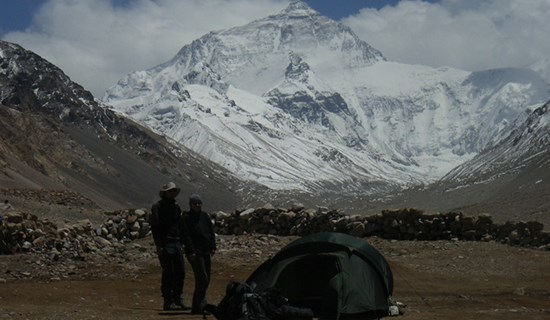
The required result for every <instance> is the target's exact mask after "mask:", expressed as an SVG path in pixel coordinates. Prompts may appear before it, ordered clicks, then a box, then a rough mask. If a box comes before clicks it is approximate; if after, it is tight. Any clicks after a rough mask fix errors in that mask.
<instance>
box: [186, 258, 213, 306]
mask: <svg viewBox="0 0 550 320" xmlns="http://www.w3.org/2000/svg"><path fill="white" fill-rule="evenodd" d="M187 259H188V260H189V263H191V267H192V268H193V274H194V275H195V291H194V292H193V304H192V306H191V312H192V313H201V312H202V308H203V307H204V306H205V305H206V303H207V301H206V290H207V289H208V285H209V284H210V272H211V258H210V255H209V254H196V255H194V256H187Z"/></svg>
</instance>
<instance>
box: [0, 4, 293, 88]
mask: <svg viewBox="0 0 550 320" xmlns="http://www.w3.org/2000/svg"><path fill="white" fill-rule="evenodd" d="M113 2H114V1H113V0H79V1H77V0H50V1H48V2H47V3H46V4H45V5H44V6H43V7H42V8H41V10H40V11H39V12H38V13H37V14H36V16H35V17H34V19H33V24H32V26H31V27H30V28H28V29H27V30H25V31H23V32H13V33H8V34H6V35H4V37H3V39H4V40H6V41H10V42H15V43H17V44H19V45H21V46H23V47H24V48H26V49H28V50H32V51H34V52H35V53H37V54H39V55H40V56H42V57H43V58H45V59H47V60H48V61H50V62H52V63H53V64H55V65H57V66H58V67H60V68H61V69H62V70H63V71H64V72H65V73H66V74H67V75H69V76H70V77H71V79H72V80H73V81H76V82H77V83H79V84H81V85H83V86H84V87H85V88H86V89H87V90H90V91H91V92H92V93H93V94H94V96H96V97H98V98H100V97H101V96H102V95H103V93H104V92H105V90H106V89H107V88H108V87H110V86H112V85H114V84H115V83H116V82H117V81H118V80H119V79H120V78H122V76H124V75H125V74H127V73H129V72H132V71H136V70H144V69H148V68H151V67H154V66H156V65H158V64H160V63H163V62H166V61H168V60H170V59H171V58H172V57H174V55H175V54H176V53H177V52H178V50H179V49H181V47H183V46H184V45H185V44H188V43H190V42H191V41H193V40H195V39H197V38H199V37H200V36H202V35H204V34H206V33H208V32H210V31H212V30H219V29H225V28H230V27H234V26H239V25H244V24H246V23H248V22H250V21H252V20H254V19H258V18H262V17H265V16H267V15H269V14H272V13H274V12H278V11H280V10H282V9H283V8H284V7H286V5H287V2H286V1H279V0H185V1H180V0H156V1H152V0H135V1H128V4H127V5H124V6H115V5H113Z"/></svg>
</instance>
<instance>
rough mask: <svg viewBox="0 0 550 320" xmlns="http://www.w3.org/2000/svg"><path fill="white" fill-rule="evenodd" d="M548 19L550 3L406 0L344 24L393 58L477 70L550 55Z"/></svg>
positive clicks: (523, 64)
mask: <svg viewBox="0 0 550 320" xmlns="http://www.w3.org/2000/svg"><path fill="white" fill-rule="evenodd" d="M548 17H550V1H548V0H529V1H515V0H483V1H482V0H443V1H441V2H440V3H429V2H425V1H401V2H399V3H398V4H397V5H395V6H386V7H384V8H382V9H380V10H376V9H362V10H361V11H360V12H359V13H358V14H357V15H354V16H351V17H348V18H346V19H344V20H343V21H342V22H343V23H345V24H347V25H348V26H350V27H351V28H352V29H353V30H354V31H355V32H356V33H357V35H358V36H359V37H360V38H361V39H363V40H365V41H367V42H368V43H369V44H370V45H372V46H373V47H375V48H377V49H378V50H380V51H382V53H383V54H384V55H385V56H386V58H388V59H390V60H394V61H399V62H404V63H411V64H424V65H430V66H434V67H439V66H452V67H455V68H459V69H465V70H470V71H477V70H484V69H490V68H498V67H526V66H529V65H530V64H532V63H534V62H536V61H538V60H541V59H544V58H545V57H548V56H549V52H550V41H548V35H549V34H550V24H549V23H548Z"/></svg>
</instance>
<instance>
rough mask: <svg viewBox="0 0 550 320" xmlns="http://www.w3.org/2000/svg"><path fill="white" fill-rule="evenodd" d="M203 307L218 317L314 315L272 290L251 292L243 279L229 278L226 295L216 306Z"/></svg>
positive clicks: (284, 319)
mask: <svg viewBox="0 0 550 320" xmlns="http://www.w3.org/2000/svg"><path fill="white" fill-rule="evenodd" d="M203 310H204V311H207V312H210V313H212V314H213V315H214V317H216V319H218V320H291V319H300V320H302V319H303V320H306V319H313V312H312V311H311V310H310V309H304V308H296V307H292V306H290V305H289V304H288V300H287V299H286V298H285V297H284V296H283V295H281V294H280V293H279V292H277V291H275V290H266V291H265V292H263V293H261V294H260V293H254V292H253V290H252V288H251V287H250V286H249V285H248V284H247V283H244V282H230V283H229V284H228V285H227V288H226V291H225V297H224V298H223V299H222V300H221V301H220V303H219V304H218V305H217V306H214V305H210V304H209V305H206V306H205V307H204V309H203Z"/></svg>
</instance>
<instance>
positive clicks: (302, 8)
mask: <svg viewBox="0 0 550 320" xmlns="http://www.w3.org/2000/svg"><path fill="white" fill-rule="evenodd" d="M282 13H283V14H286V15H289V16H311V15H319V12H317V11H315V10H313V9H312V8H311V7H310V6H308V5H307V3H305V2H303V1H294V2H291V3H290V4H289V5H288V7H286V9H284V10H283V11H282Z"/></svg>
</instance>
